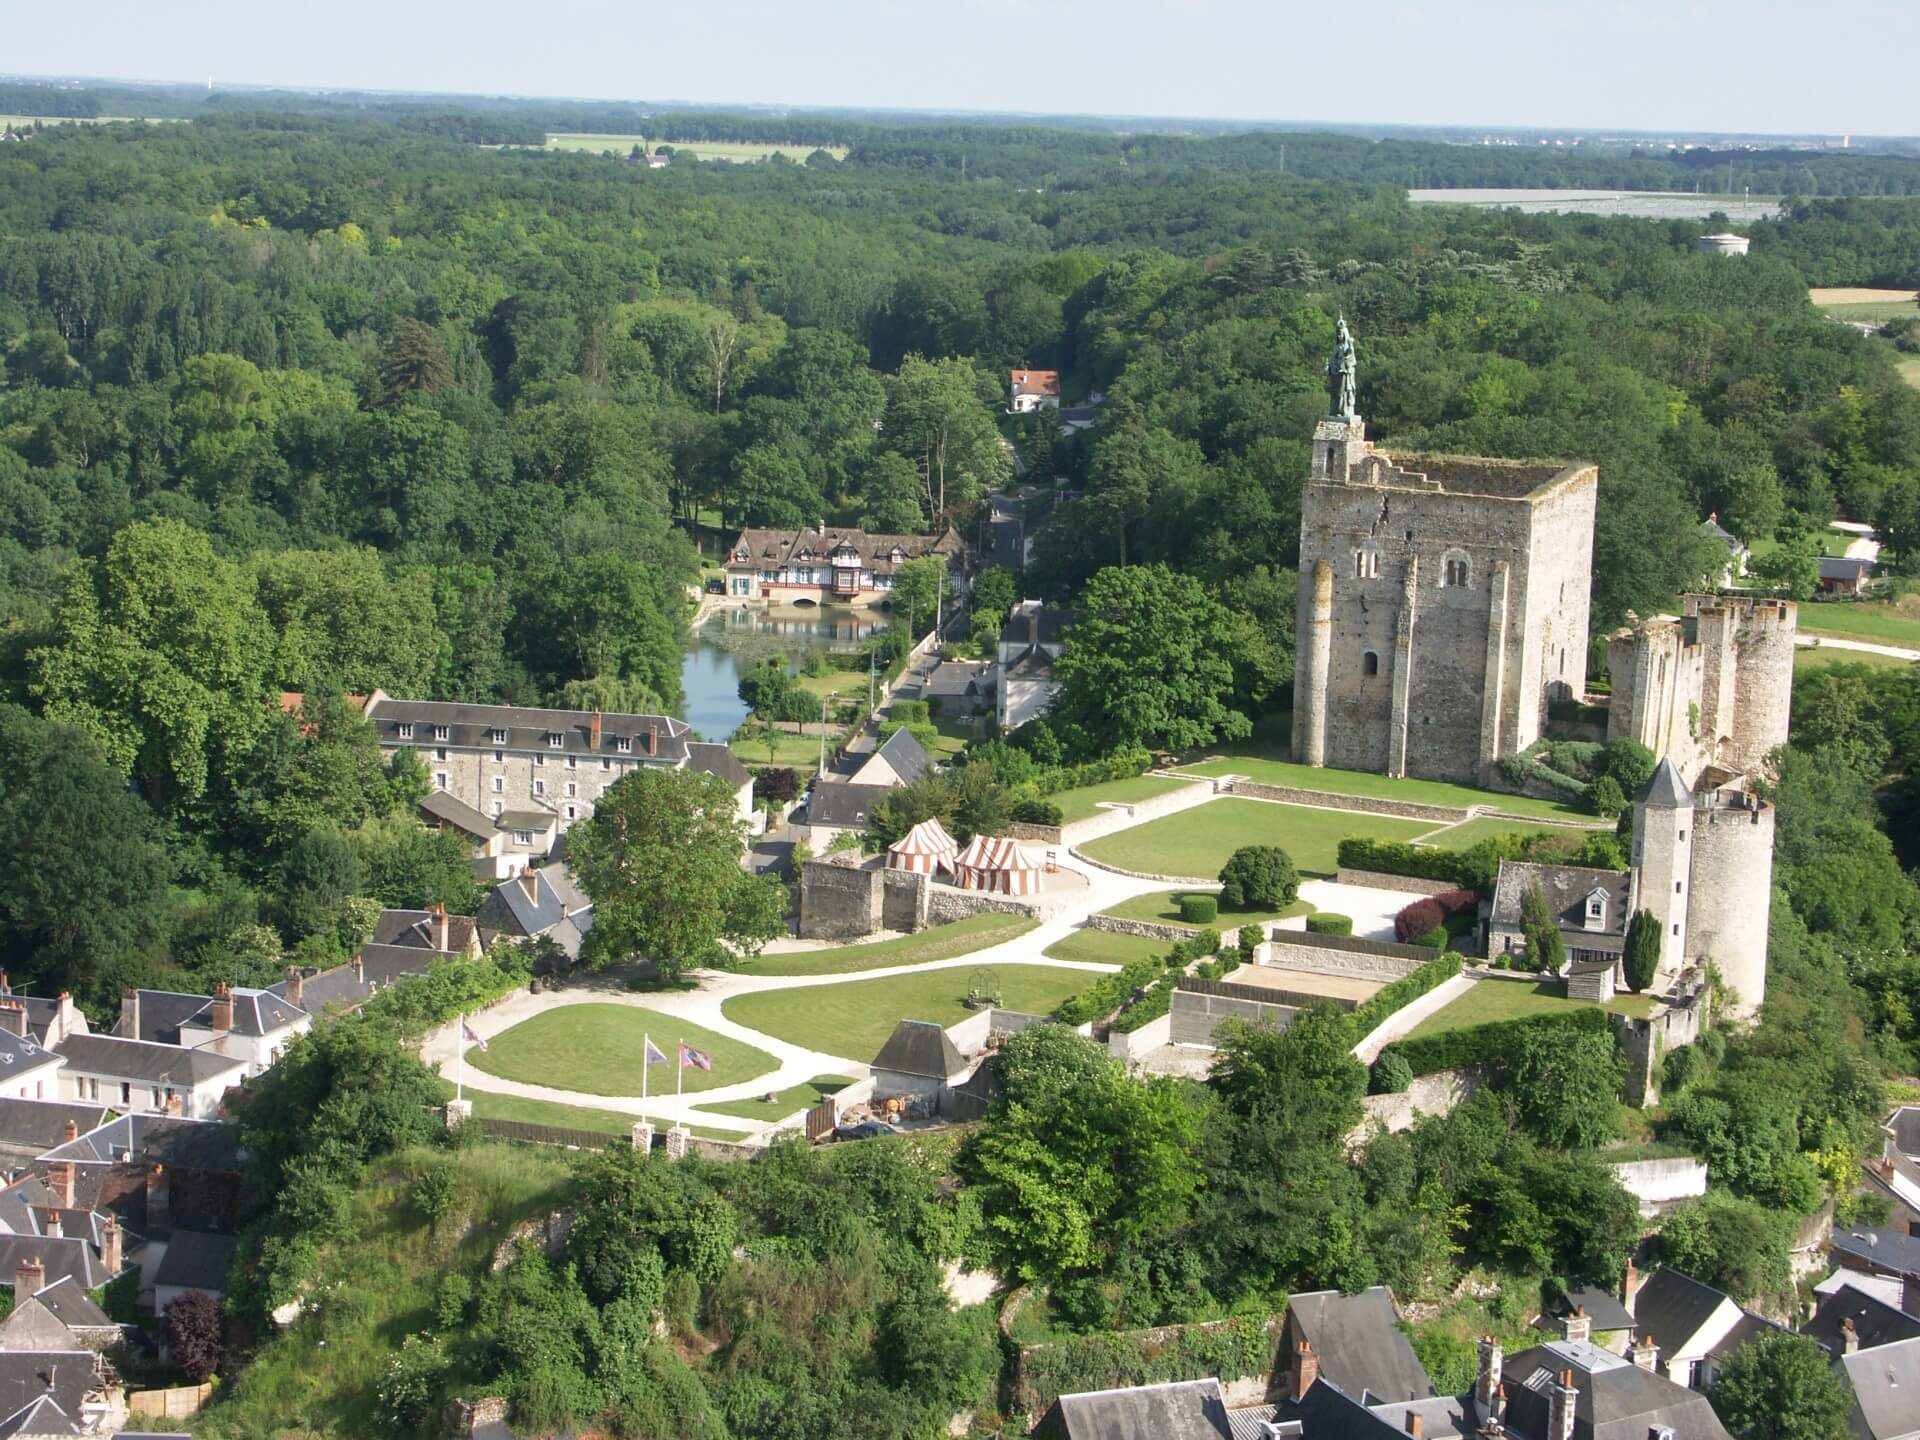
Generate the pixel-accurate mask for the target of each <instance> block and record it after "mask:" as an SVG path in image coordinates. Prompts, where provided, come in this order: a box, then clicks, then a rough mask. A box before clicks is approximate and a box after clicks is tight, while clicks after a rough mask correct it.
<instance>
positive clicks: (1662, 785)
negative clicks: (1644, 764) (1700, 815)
mask: <svg viewBox="0 0 1920 1440" xmlns="http://www.w3.org/2000/svg"><path fill="white" fill-rule="evenodd" d="M1633 798H1634V799H1635V800H1638V801H1639V802H1640V803H1641V804H1643V805H1647V806H1651V807H1652V808H1653V809H1655V810H1691V809H1692V808H1693V792H1692V791H1690V790H1688V789H1687V782H1686V781H1684V780H1682V779H1681V778H1680V768H1679V767H1678V766H1677V765H1675V764H1674V763H1673V761H1672V760H1671V759H1665V760H1662V761H1661V762H1660V764H1659V767H1658V768H1657V769H1655V770H1654V772H1653V778H1652V779H1650V780H1648V781H1647V783H1646V784H1644V785H1642V786H1641V787H1640V793H1639V794H1638V795H1636V796H1634V797H1633Z"/></svg>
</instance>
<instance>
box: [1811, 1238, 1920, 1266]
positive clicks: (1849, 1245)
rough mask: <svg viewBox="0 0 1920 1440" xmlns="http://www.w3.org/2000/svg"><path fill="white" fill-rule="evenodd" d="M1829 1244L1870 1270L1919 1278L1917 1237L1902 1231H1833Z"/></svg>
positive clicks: (1834, 1249) (1918, 1245) (1919, 1256)
mask: <svg viewBox="0 0 1920 1440" xmlns="http://www.w3.org/2000/svg"><path fill="white" fill-rule="evenodd" d="M1827 1244H1828V1246H1829V1247H1830V1248H1831V1249H1832V1250H1833V1251H1834V1252H1835V1253H1836V1254H1839V1255H1844V1256H1848V1257H1849V1258H1852V1259H1856V1260H1860V1261H1863V1262H1864V1263H1865V1264H1866V1265H1867V1267H1868V1268H1869V1269H1871V1270H1878V1271H1882V1272H1884V1273H1886V1274H1890V1275H1911V1276H1914V1277H1916V1278H1920V1236H1915V1235H1909V1234H1907V1232H1906V1231H1904V1230H1896V1229H1892V1228H1888V1229H1885V1230H1835V1231H1834V1232H1833V1236H1832V1238H1831V1239H1829V1240H1828V1241H1827Z"/></svg>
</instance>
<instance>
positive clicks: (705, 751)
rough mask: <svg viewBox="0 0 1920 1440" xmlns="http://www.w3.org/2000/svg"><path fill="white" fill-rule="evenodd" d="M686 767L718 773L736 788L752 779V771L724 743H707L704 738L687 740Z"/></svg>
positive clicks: (710, 773) (713, 773)
mask: <svg viewBox="0 0 1920 1440" xmlns="http://www.w3.org/2000/svg"><path fill="white" fill-rule="evenodd" d="M687 768H688V769H689V770H704V771H706V773H707V774H709V775H718V776H719V777H720V778H721V779H722V780H724V781H726V782H727V783H728V784H729V785H731V786H733V788H734V789H736V790H738V789H739V788H740V787H741V786H742V785H745V784H746V783H747V782H748V781H749V780H751V779H753V772H752V771H751V770H749V769H747V767H746V766H744V765H742V764H741V763H740V759H739V757H738V756H736V755H735V754H734V753H733V751H732V750H730V749H729V748H727V747H726V746H725V745H716V744H709V743H708V742H707V741H705V740H690V741H688V742H687Z"/></svg>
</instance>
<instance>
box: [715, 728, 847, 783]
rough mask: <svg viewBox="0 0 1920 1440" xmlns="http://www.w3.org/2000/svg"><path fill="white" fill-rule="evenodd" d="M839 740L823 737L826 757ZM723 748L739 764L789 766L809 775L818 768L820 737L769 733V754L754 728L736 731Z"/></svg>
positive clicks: (763, 741)
mask: <svg viewBox="0 0 1920 1440" xmlns="http://www.w3.org/2000/svg"><path fill="white" fill-rule="evenodd" d="M839 743H840V737H839V736H837V735H829V736H828V737H827V754H829V755H831V754H833V751H834V748H835V747H836V746H837V745H839ZM727 748H728V749H730V750H732V751H733V754H734V758H735V759H737V760H739V761H740V763H741V764H743V765H791V766H793V767H794V768H795V769H796V770H805V771H807V772H808V773H812V772H813V771H814V770H816V769H817V768H819V765H820V737H819V736H818V735H795V734H793V733H792V732H790V731H786V730H776V731H774V732H773V753H772V754H771V755H769V754H768V753H767V742H766V738H765V737H764V736H763V735H762V734H761V733H760V729H759V727H758V726H754V727H752V728H751V729H747V730H736V731H735V732H734V734H733V738H732V739H731V740H729V741H728V742H727Z"/></svg>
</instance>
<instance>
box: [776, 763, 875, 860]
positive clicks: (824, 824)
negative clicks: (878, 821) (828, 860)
mask: <svg viewBox="0 0 1920 1440" xmlns="http://www.w3.org/2000/svg"><path fill="white" fill-rule="evenodd" d="M893 790H894V787H893V786H891V785H855V784H852V783H849V782H847V781H844V780H840V781H833V780H816V781H815V782H814V784H813V789H812V790H810V791H808V792H807V804H806V808H805V810H804V811H802V812H801V814H800V816H799V817H798V818H797V819H796V820H795V822H794V823H795V824H796V825H804V826H805V827H806V830H807V833H806V836H805V837H804V838H805V839H806V842H807V844H808V846H809V847H811V848H812V849H813V851H814V852H815V853H816V854H823V853H825V851H826V849H827V847H828V846H829V845H831V844H833V842H834V841H835V840H837V839H839V838H840V836H842V835H846V834H856V835H857V834H859V833H860V832H861V831H863V830H865V829H866V828H867V817H868V816H869V815H871V814H872V813H873V811H874V809H875V807H876V806H878V805H879V804H880V802H881V801H883V800H885V799H886V798H887V796H889V795H890V794H892V793H893Z"/></svg>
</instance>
